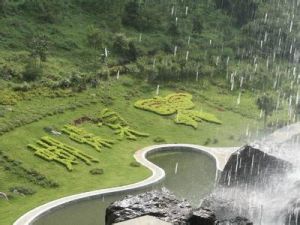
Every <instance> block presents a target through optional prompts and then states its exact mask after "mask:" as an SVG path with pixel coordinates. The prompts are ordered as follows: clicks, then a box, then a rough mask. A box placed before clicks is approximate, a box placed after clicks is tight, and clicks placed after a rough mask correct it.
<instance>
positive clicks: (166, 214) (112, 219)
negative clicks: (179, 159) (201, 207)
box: [105, 189, 192, 225]
mask: <svg viewBox="0 0 300 225" xmlns="http://www.w3.org/2000/svg"><path fill="white" fill-rule="evenodd" d="M146 215H149V216H154V217H157V218H158V219H161V220H163V221H166V222H170V223H173V224H175V225H176V224H178V225H179V224H180V225H184V224H187V222H188V220H189V218H190V217H191V215H192V207H191V205H190V204H189V203H188V202H187V201H179V200H178V199H176V197H175V196H174V195H173V194H172V193H170V192H169V191H168V190H165V189H164V190H162V191H151V192H147V193H143V194H139V195H136V196H127V197H125V199H123V200H121V201H116V202H114V203H112V204H111V205H110V206H109V207H108V208H107V209H106V216H105V224H106V225H111V224H113V223H118V222H123V221H126V220H130V219H135V218H137V217H141V216H146Z"/></svg>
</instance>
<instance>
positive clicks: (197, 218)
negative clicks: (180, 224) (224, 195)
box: [188, 208, 216, 225]
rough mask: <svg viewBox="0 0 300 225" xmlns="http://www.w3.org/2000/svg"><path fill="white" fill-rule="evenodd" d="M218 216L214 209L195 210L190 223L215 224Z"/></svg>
mask: <svg viewBox="0 0 300 225" xmlns="http://www.w3.org/2000/svg"><path fill="white" fill-rule="evenodd" d="M215 221H216V216H215V214H214V212H213V211H211V210H209V209H205V208H199V209H197V210H194V211H193V213H192V215H191V218H190V219H189V223H188V224H191V225H214V224H215Z"/></svg>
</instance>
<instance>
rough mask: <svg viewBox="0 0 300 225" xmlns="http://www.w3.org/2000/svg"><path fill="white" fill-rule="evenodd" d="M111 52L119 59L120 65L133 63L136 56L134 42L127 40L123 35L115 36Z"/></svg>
mask: <svg viewBox="0 0 300 225" xmlns="http://www.w3.org/2000/svg"><path fill="white" fill-rule="evenodd" d="M113 50H114V52H115V53H116V54H118V55H119V56H120V57H121V61H120V62H121V63H123V62H127V63H128V62H130V61H135V60H136V58H137V54H138V53H137V49H136V46H135V44H134V42H133V41H130V40H128V38H127V37H126V36H125V35H124V34H116V36H115V39H114V42H113Z"/></svg>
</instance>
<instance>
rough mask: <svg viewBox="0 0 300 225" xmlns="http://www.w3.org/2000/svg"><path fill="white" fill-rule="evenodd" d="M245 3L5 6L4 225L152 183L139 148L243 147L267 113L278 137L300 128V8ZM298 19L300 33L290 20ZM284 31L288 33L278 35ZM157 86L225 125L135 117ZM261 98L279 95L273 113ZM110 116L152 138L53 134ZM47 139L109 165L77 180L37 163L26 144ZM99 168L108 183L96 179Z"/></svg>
mask: <svg viewBox="0 0 300 225" xmlns="http://www.w3.org/2000/svg"><path fill="white" fill-rule="evenodd" d="M247 2H248V3H249V4H250V5H247V4H248V3H247V4H244V3H243V4H242V3H241V2H240V1H236V0H226V1H222V4H221V1H218V0H214V1H213V0H206V1H201V2H200V3H199V2H198V1H193V0H188V1H181V0H178V1H177V0H174V1H168V0H166V1H152V0H144V1H134V0H126V1H124V0H102V1H95V0H64V1H62V0H14V1H11V0H0V146H1V147H0V148H1V149H0V153H1V154H0V191H1V192H2V191H3V192H5V193H7V194H8V197H9V201H4V200H2V199H0V224H3V225H6V224H7V225H8V224H11V223H12V222H13V221H14V220H16V219H17V218H18V217H19V216H21V215H22V214H24V213H25V212H27V211H28V210H30V209H32V208H34V207H36V206H39V205H40V204H42V203H46V202H48V201H50V200H54V199H57V198H59V197H63V196H67V195H70V194H75V193H80V192H84V191H90V190H95V189H101V188H106V187H113V186H118V185H125V184H129V183H133V182H137V181H140V180H141V179H144V178H146V177H148V176H149V175H150V172H149V171H148V170H146V169H145V168H142V167H134V166H133V165H132V164H131V163H132V162H133V161H134V159H133V153H134V152H135V151H136V150H138V149H140V148H143V147H146V146H149V145H152V144H157V143H193V144H199V145H208V146H238V145H242V144H244V143H245V142H247V141H249V140H252V139H255V138H257V137H258V136H259V135H260V134H261V133H262V132H265V129H263V127H264V124H263V114H264V113H265V114H266V115H267V116H268V124H267V125H268V127H269V128H270V130H271V129H274V128H275V127H277V126H282V125H284V124H286V123H288V122H293V121H294V119H295V118H296V116H297V113H298V114H299V112H300V110H299V109H300V107H299V102H297V101H298V100H297V99H298V98H297V96H298V95H297V93H299V82H298V80H299V76H297V74H298V71H299V65H298V64H297V63H296V62H294V57H293V55H294V53H295V52H296V50H297V48H298V46H299V38H298V36H297V35H298V33H297V32H296V30H297V28H298V25H299V22H298V16H299V15H298V11H295V9H297V7H298V6H297V7H296V8H295V9H294V8H291V7H288V5H289V2H288V4H287V5H285V7H280V5H277V6H276V5H274V1H263V2H257V1H247ZM246 9H251V10H248V11H247V13H245V10H246ZM294 11H295V12H294ZM266 12H267V13H268V16H267V19H265V17H266V16H265V15H266ZM293 12H294V17H293V18H294V20H293V29H290V22H291V18H292V17H287V18H286V14H287V13H288V14H289V13H293ZM283 15H284V16H285V17H284V18H285V20H284V19H283V20H282V21H281V20H278V22H277V23H274V21H276V18H277V17H278V16H279V17H280V16H283ZM241 16H243V19H241ZM280 18H281V17H280ZM262 24H263V25H262ZM262 26H265V28H262ZM279 28H282V29H281V32H282V33H281V35H277V36H276V35H275V34H274V33H271V31H273V30H275V29H279ZM266 31H267V34H266ZM266 35H267V37H266ZM268 37H272V38H268ZM279 39H281V41H280V43H281V46H280V47H278V41H279ZM261 41H263V42H261ZM291 45H292V47H290V46H291ZM272 49H273V50H274V49H275V50H276V51H275V50H274V51H272ZM157 85H160V92H159V96H166V95H168V94H170V93H180V92H186V93H190V94H192V95H193V102H194V103H195V107H194V108H193V110H196V111H197V112H206V113H210V114H212V115H214V116H216V117H217V118H218V119H219V120H221V121H222V125H220V124H214V123H208V122H204V121H202V122H201V123H198V128H197V129H194V128H193V127H190V126H185V125H180V124H175V123H174V121H173V120H174V117H175V115H168V116H160V115H158V114H155V113H153V112H149V111H148V112H147V111H143V110H140V109H137V108H135V107H134V103H135V101H137V100H140V99H147V98H152V97H154V96H156V94H157V93H156V90H157ZM259 96H262V97H264V96H268V97H269V96H271V97H270V99H271V100H272V101H271V103H272V104H271V109H272V110H271V113H269V111H268V113H266V111H267V110H269V108H264V107H261V110H260V109H259V108H258V107H257V99H258V97H259ZM263 103H264V102H263ZM268 107H269V105H268ZM297 107H298V108H297ZM104 108H110V109H112V110H114V111H116V112H117V113H119V114H121V116H122V117H123V118H124V119H125V120H126V121H127V122H128V124H129V126H130V128H132V129H135V130H137V131H143V132H146V133H149V135H150V136H149V137H139V138H138V139H137V140H136V141H133V140H127V139H123V140H118V137H117V135H115V134H114V131H115V130H113V129H110V128H109V127H108V126H102V127H99V126H97V125H96V124H95V123H83V124H80V125H78V127H79V128H83V129H85V130H86V131H87V132H91V133H93V134H95V135H97V136H101V137H102V138H112V139H113V140H114V141H115V142H116V143H115V144H114V145H113V146H112V148H105V149H103V151H102V152H101V153H99V152H97V151H95V149H93V148H92V147H91V146H89V145H87V144H79V143H78V142H75V141H72V140H71V139H70V138H68V137H67V136H66V135H59V136H55V135H52V134H49V129H50V130H51V129H54V130H55V131H60V130H61V129H62V128H63V126H64V125H66V124H70V123H74V121H75V120H77V119H79V118H82V117H89V118H96V117H97V116H99V114H100V112H101V110H103V109H104ZM297 110H298V111H297ZM271 114H272V115H271ZM47 131H48V132H47ZM46 135H48V136H51V137H52V138H55V139H57V140H59V141H61V142H63V143H65V144H69V145H71V146H73V147H75V148H77V149H79V150H80V151H82V152H84V153H85V154H88V155H90V156H92V157H94V158H97V159H98V160H99V161H100V162H99V164H92V165H91V166H88V165H85V164H84V163H82V162H81V163H79V164H78V165H74V170H73V171H72V172H70V171H68V170H67V169H66V168H65V167H64V166H63V165H61V164H58V163H55V162H53V161H51V162H47V161H46V160H44V159H42V158H40V157H37V156H35V155H34V152H33V151H31V150H30V149H29V148H27V145H28V144H34V143H36V141H38V140H40V138H41V137H43V136H46ZM32 169H34V170H32ZM91 169H103V171H104V174H102V175H91V174H90V170H91ZM54 186H55V187H54ZM16 190H17V192H16ZM21 192H26V195H23V194H22V193H21ZM28 192H29V193H28Z"/></svg>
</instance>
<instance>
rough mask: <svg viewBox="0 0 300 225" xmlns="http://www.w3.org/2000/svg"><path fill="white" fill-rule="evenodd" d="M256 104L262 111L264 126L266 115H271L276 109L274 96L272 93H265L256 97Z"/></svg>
mask: <svg viewBox="0 0 300 225" xmlns="http://www.w3.org/2000/svg"><path fill="white" fill-rule="evenodd" d="M256 105H257V107H258V108H259V109H260V110H261V111H263V113H264V124H265V126H266V123H267V117H268V116H271V115H272V113H273V111H274V110H275V109H276V101H275V98H274V97H273V96H272V95H270V94H266V93H265V94H263V95H262V96H259V97H258V98H257V100H256Z"/></svg>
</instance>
